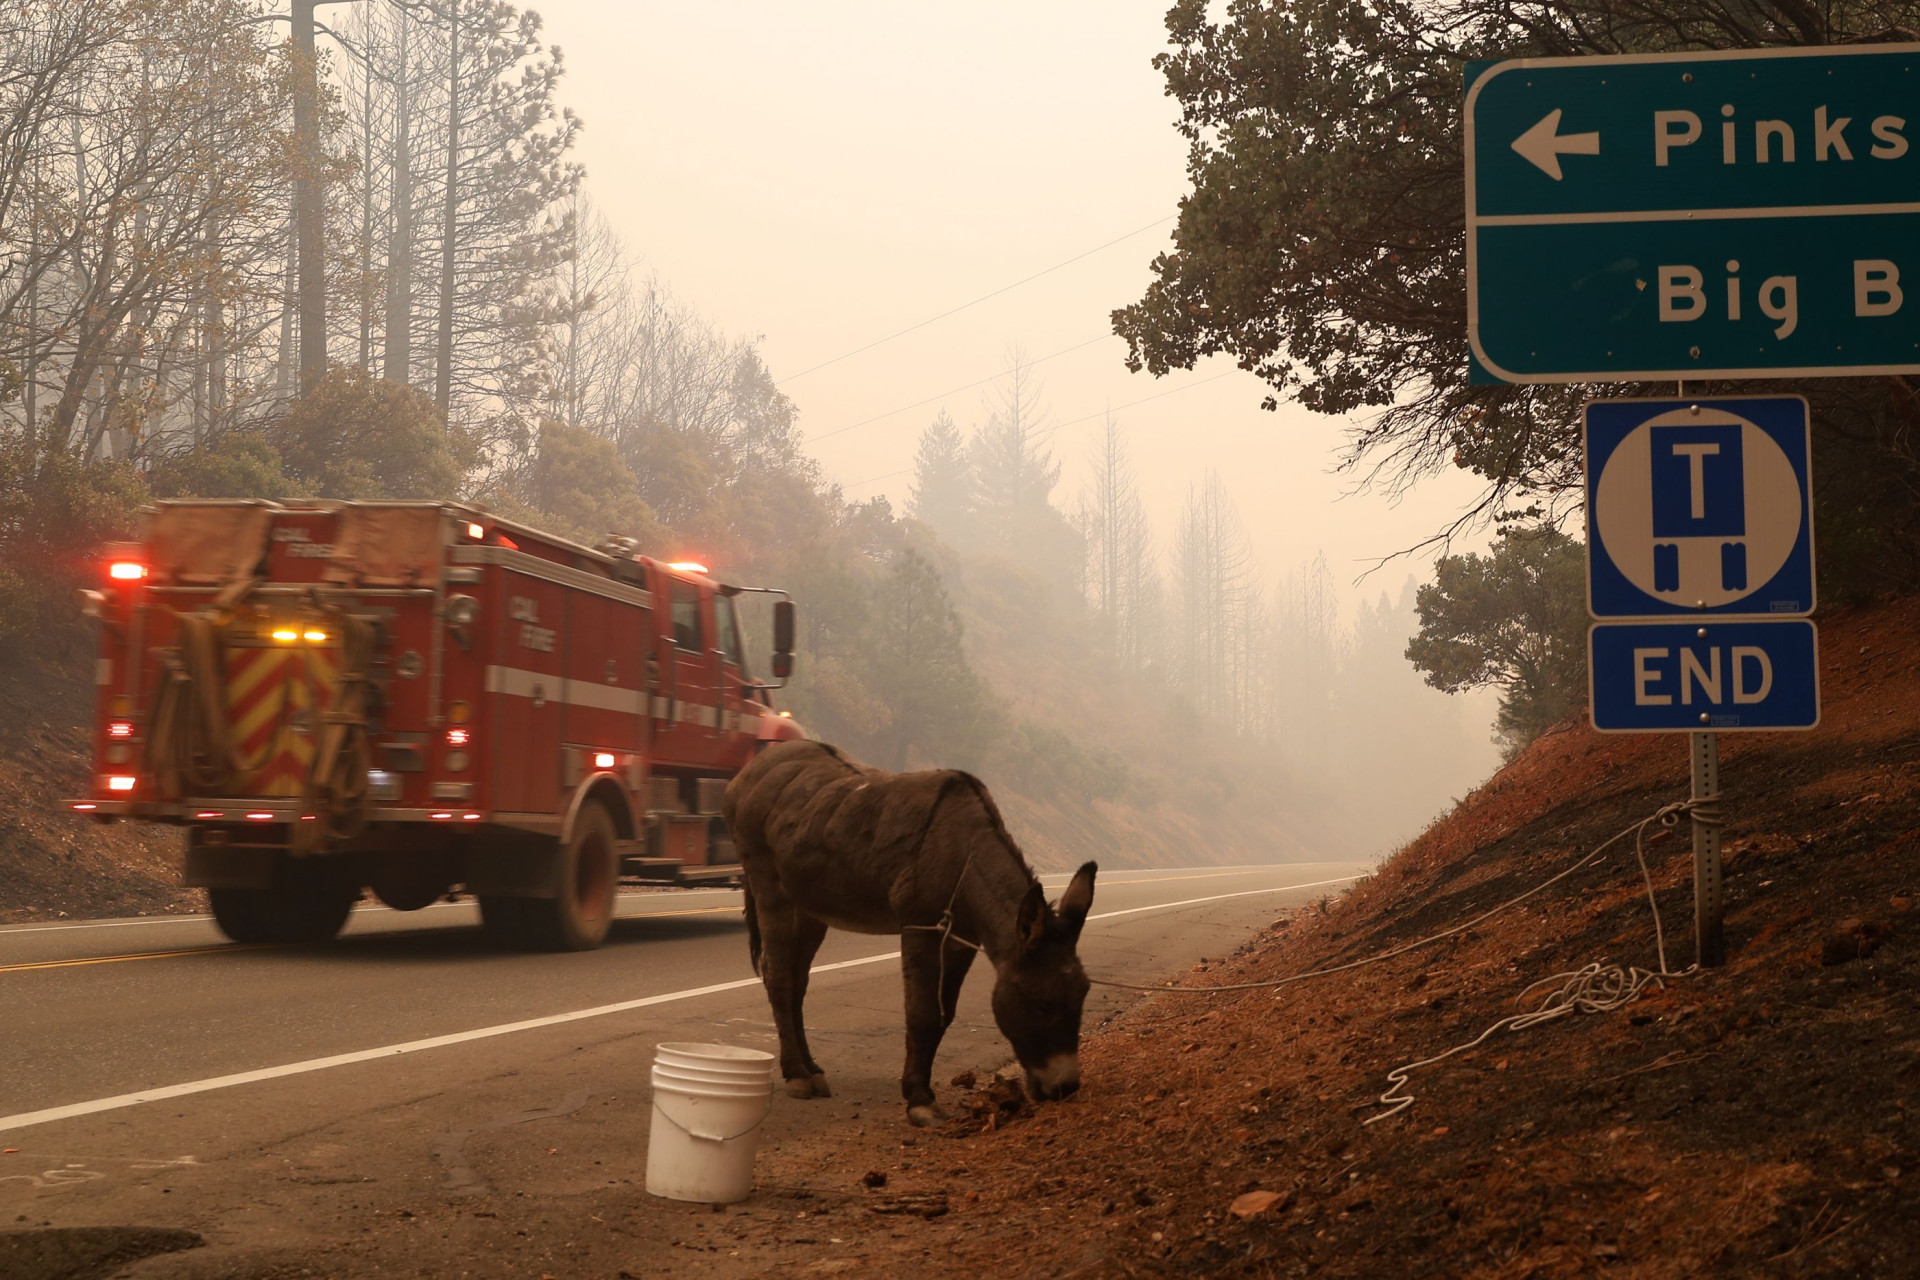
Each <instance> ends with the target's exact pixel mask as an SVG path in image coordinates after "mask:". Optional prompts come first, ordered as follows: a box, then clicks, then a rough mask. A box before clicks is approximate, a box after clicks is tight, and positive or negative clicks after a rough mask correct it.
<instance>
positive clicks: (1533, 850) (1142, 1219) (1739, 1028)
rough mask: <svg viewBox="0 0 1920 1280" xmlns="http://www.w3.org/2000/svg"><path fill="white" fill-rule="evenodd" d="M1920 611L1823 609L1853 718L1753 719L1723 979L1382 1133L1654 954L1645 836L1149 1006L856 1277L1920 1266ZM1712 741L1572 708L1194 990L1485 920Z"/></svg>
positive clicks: (1734, 775) (1449, 915)
mask: <svg viewBox="0 0 1920 1280" xmlns="http://www.w3.org/2000/svg"><path fill="white" fill-rule="evenodd" d="M1916 629H1920V602H1905V603H1901V604H1898V605H1893V606H1888V607H1884V608H1878V609H1874V610H1865V611H1855V612H1849V613H1845V614H1841V615H1838V616H1835V617H1833V618H1830V619H1828V620H1827V621H1826V622H1824V623H1823V627H1822V641H1823V652H1824V662H1823V667H1824V673H1825V689H1824V693H1825V722H1824V723H1823V725H1822V726H1821V728H1820V729H1819V730H1818V731H1817V732H1814V733H1809V734H1800V735H1752V736H1746V737H1735V736H1728V737H1725V738H1723V739H1722V748H1723V776H1724V785H1725V788H1726V790H1727V792H1728V795H1729V800H1728V820H1729V821H1728V827H1727V830H1726V849H1727V862H1726V900H1727V910H1726V927H1727V943H1728V952H1729V955H1728V963H1727V964H1726V966H1725V967H1724V968H1719V969H1716V970H1712V971H1706V972H1700V973H1694V974H1690V975H1688V976H1684V977H1679V978H1675V979H1673V980H1671V981H1669V982H1667V983H1665V984H1664V985H1663V986H1661V987H1659V988H1657V989H1654V990H1652V991H1651V993H1650V994H1648V995H1647V996H1646V997H1645V998H1644V999H1642V1000H1641V1001H1639V1002H1637V1003H1635V1004H1633V1005H1631V1006H1629V1007H1627V1008H1624V1009H1621V1010H1619V1011H1617V1012H1611V1013H1597V1014H1590V1015H1589V1014H1577V1015H1573V1016H1570V1017H1568V1018H1565V1019H1563V1020H1560V1021H1557V1022H1551V1023H1547V1024H1544V1025H1538V1026H1535V1027H1532V1028H1530V1029H1526V1030H1521V1031H1512V1032H1506V1031H1503V1032H1499V1033H1496V1034H1495V1035H1493V1036H1492V1037H1491V1038H1489V1039H1488V1040H1487V1041H1486V1042H1485V1043H1484V1044H1483V1045H1481V1046H1480V1047H1479V1048H1477V1049H1473V1050H1470V1051H1468V1052H1465V1053H1461V1054H1458V1055H1456V1056H1454V1057H1452V1058H1450V1059H1448V1060H1447V1061H1445V1062H1443V1063H1439V1064H1436V1065H1434V1066H1431V1067H1428V1068H1425V1069H1422V1070H1419V1071H1416V1072H1414V1073H1413V1075H1412V1079H1411V1084H1410V1088H1411V1090H1412V1092H1413V1093H1414V1095H1415V1097H1416V1101H1415V1102H1414V1104H1413V1106H1412V1107H1411V1108H1409V1109H1407V1110H1405V1111H1402V1112H1401V1113H1399V1114H1398V1115H1395V1116H1392V1117H1391V1118H1388V1119H1385V1120H1383V1121H1382V1122H1380V1123H1378V1124H1375V1125H1371V1126H1368V1125H1365V1124H1364V1123H1363V1122H1364V1121H1366V1120H1367V1119H1368V1118H1370V1117H1373V1116H1376V1115H1379V1114H1380V1113H1381V1112H1382V1111H1384V1110H1385V1108H1383V1107H1381V1106H1380V1105H1379V1104H1378V1101H1377V1099H1378V1097H1379V1095H1380V1094H1381V1093H1382V1092H1383V1091H1384V1090H1385V1089H1386V1088H1387V1087H1388V1081H1387V1079H1386V1075H1387V1072H1388V1071H1389V1070H1390V1069H1392V1068H1394V1067H1396V1066H1398V1065H1400V1064H1401V1063H1404V1062H1408V1061H1411V1060H1417V1059H1423V1058H1427V1057H1430V1056H1432V1055H1433V1054H1436V1053H1439V1052H1441V1051H1443V1050H1445V1049H1447V1048H1450V1047H1452V1046H1455V1045H1458V1044H1461V1043H1463V1042H1466V1041H1469V1040H1472V1039H1473V1038H1474V1037H1475V1036H1477V1035H1479V1034H1480V1033H1481V1032H1482V1031H1483V1030H1484V1029H1485V1028H1487V1027H1488V1026H1489V1025H1490V1024H1492V1023H1493V1022H1495V1021H1496V1020H1497V1019H1500V1018H1502V1017H1505V1016H1507V1015H1510V1014H1513V1013H1515V1012H1518V1011H1519V1010H1520V1009H1522V1008H1523V1007H1528V1006H1530V1005H1531V1004H1534V1003H1537V1002H1538V1001H1539V1000H1540V999H1541V998H1542V997H1543V995H1544V994H1545V993H1544V992H1536V993H1535V994H1534V995H1533V996H1532V997H1531V998H1530V999H1529V1000H1527V1001H1522V1000H1521V999H1520V997H1521V995H1522V992H1523V991H1524V990H1525V988H1526V987H1527V986H1528V984H1530V983H1533V982H1536V981H1537V980H1539V979H1542V978H1545V977H1548V976H1550V975H1553V974H1557V973H1561V972H1563V971H1568V970H1574V969H1578V968H1579V967H1580V966H1582V965H1585V964H1587V963H1589V962H1592V961H1598V960H1602V959H1605V960H1609V961H1612V962H1615V963H1619V964H1631V965H1638V966H1642V967H1645V968H1654V967H1655V946H1654V936H1653V921H1652V917H1651V915H1650V913H1649V909H1648V903H1647V898H1646V895H1645V892H1644V890H1643V888H1642V885H1641V883H1640V875H1639V872H1638V870H1637V868H1636V866H1635V863H1634V857H1633V849H1632V844H1631V842H1630V841H1629V842H1624V843H1622V844H1620V845H1616V846H1615V847H1614V851H1613V852H1612V854H1611V855H1610V856H1609V857H1607V859H1606V860H1605V861H1604V862H1603V863H1601V864H1599V865H1595V866H1592V867H1589V868H1587V869H1585V870H1582V871H1580V872H1577V873H1576V874H1574V875H1573V876H1571V877H1569V879H1567V880H1566V881H1563V882H1562V883H1560V884H1559V885H1556V886H1555V887H1553V888H1552V889H1549V890H1547V891H1546V892H1545V893H1543V894H1541V895H1540V896H1538V897H1536V898H1533V899H1531V900H1530V901H1529V902H1528V903H1527V904H1526V905H1524V906H1522V907H1520V908H1517V909H1514V910H1512V911H1509V912H1507V913H1505V914H1503V915H1501V916H1499V917H1497V918H1495V919H1493V920H1490V921H1488V922H1486V923H1485V924H1484V925H1482V926H1481V927H1478V928H1475V929H1473V930H1472V931H1470V932H1467V933H1464V934H1460V935H1458V936H1456V937H1454V938H1452V939H1450V940H1448V941H1445V942H1441V943H1437V944H1434V945H1432V946H1428V947H1425V948H1421V949H1419V950H1415V951H1412V952H1409V953H1407V954H1405V955H1402V956H1399V957H1397V958H1395V959H1392V960H1389V961H1387V962H1385V963H1381V964H1377V965H1372V966H1369V967H1365V968H1361V969H1357V970H1354V971H1352V972H1349V973H1345V974H1341V975H1338V976H1335V977H1330V978H1325V979H1318V980H1315V981H1312V982H1308V983H1303V984H1300V985H1295V986H1290V987H1286V988H1283V989H1281V990H1280V991H1279V992H1278V993H1277V994H1276V993H1275V992H1273V991H1267V990H1260V991H1252V992H1247V993H1243V994H1238V995H1227V996H1211V997H1195V996H1157V997H1152V998H1150V999H1149V1000H1147V1001H1146V1002H1144V1003H1143V1004H1142V1005H1140V1006H1137V1007H1136V1008H1134V1009H1133V1010H1132V1011H1131V1012H1130V1013H1128V1014H1127V1015H1125V1016H1123V1017H1121V1018H1119V1019H1117V1020H1116V1021H1115V1022H1114V1023H1112V1024H1111V1025H1109V1026H1107V1027H1105V1028H1103V1029H1101V1030H1100V1032H1099V1034H1097V1035H1096V1036H1094V1037H1092V1038H1091V1040H1090V1042H1089V1044H1088V1045H1087V1046H1086V1050H1085V1068H1086V1077H1087V1080H1088V1086H1087V1088H1086V1089H1085V1090H1084V1092H1083V1094H1082V1096H1081V1097H1080V1098H1079V1099H1077V1100H1075V1101H1073V1102H1070V1103H1067V1104H1063V1105H1055V1106H1050V1107H1045V1108H1042V1109H1041V1110H1040V1111H1039V1112H1038V1113H1036V1114H1034V1115H1032V1116H1031V1117H1029V1118H1017V1119H1014V1120H1013V1121H1011V1122H1009V1123H1004V1124H1000V1125H997V1126H996V1127H995V1129H994V1130H993V1131H991V1132H984V1133H982V1132H977V1129H978V1128H979V1126H978V1125H975V1126H973V1128H974V1130H976V1131H974V1132H971V1133H970V1134H969V1136H967V1137H965V1139H964V1140H948V1141H945V1142H943V1145H944V1146H946V1147H947V1149H948V1151H949V1152H950V1153H951V1158H950V1159H948V1158H936V1159H934V1160H933V1161H932V1162H931V1163H934V1164H935V1165H938V1166H948V1165H951V1166H955V1175H954V1176H951V1177H947V1178H943V1179H928V1180H926V1181H924V1182H920V1181H914V1182H912V1183H910V1184H909V1185H904V1186H903V1185H899V1182H900V1180H899V1179H897V1178H896V1180H895V1181H896V1185H895V1186H894V1187H893V1188H890V1190H892V1191H895V1192H901V1191H913V1192H930V1191H936V1190H945V1191H947V1192H948V1194H949V1200H950V1203H951V1204H952V1206H953V1208H952V1212H951V1213H949V1214H948V1215H947V1216H944V1217H941V1218H938V1219H936V1220H933V1221H930V1222H926V1223H922V1224H916V1228H915V1230H914V1231H913V1232H911V1233H908V1235H907V1237H906V1238H899V1237H897V1236H886V1235H881V1234H879V1233H877V1232H876V1233H875V1234H874V1235H872V1236H870V1237H868V1238H867V1239H863V1240H861V1241H859V1242H857V1243H855V1244H853V1245H852V1246H851V1247H850V1248H849V1249H848V1250H847V1251H846V1254H847V1255H851V1256H850V1257H846V1261H847V1262H852V1260H853V1259H854V1258H857V1259H858V1263H857V1265H853V1266H848V1267H846V1269H847V1270H848V1271H850V1272H855V1273H859V1274H886V1273H889V1272H891V1273H894V1274H902V1273H904V1272H902V1271H900V1270H899V1268H906V1267H911V1269H912V1270H913V1272H914V1273H916V1274H953V1275H979V1274H989V1273H995V1274H1019V1275H1061V1276H1066V1275H1071V1276H1081V1277H1122V1276H1144V1275H1156V1276H1157V1275H1168V1276H1172V1275H1179V1276H1225V1275H1243V1274H1244V1275H1308V1274H1311V1275H1315V1276H1354V1277H1360V1276H1383V1275H1409V1276H1412V1275H1434V1276H1460V1275H1483V1276H1502V1277H1522V1276H1574V1275H1588V1274H1602V1273H1604V1274H1610V1275H1621V1276H1650V1277H1651V1276H1663V1277H1664V1276H1673V1277H1683V1276H1684V1277H1692V1276H1701V1275H1741V1276H1746V1275H1779V1276H1792V1275H1848V1276H1855V1275H1858V1276H1876V1277H1879V1276H1895V1275H1912V1274H1920V1253H1916V1250H1915V1246H1914V1241H1915V1239H1916V1238H1920V1134H1917V1133H1916V1128H1915V1120H1914V1115H1913V1111H1914V1109H1915V1108H1916V1107H1920V1102H1916V1101H1915V1097H1916V1095H1915V1086H1916V1084H1917V1083H1920V1018H1916V1014H1920V945H1917V944H1920V912H1916V911H1915V909H1914V906H1915V901H1916V898H1915V891H1916V890H1920V846H1916V840H1920V672H1916V670H1915V663H1914V660H1913V658H1914V646H1913V636H1914V634H1915V632H1916ZM1686 760H1687V757H1686V748H1685V742H1684V740H1683V739H1681V738H1679V737H1677V736H1631V737H1606V738H1603V737H1601V736H1599V735H1596V734H1593V733H1592V732H1590V731H1589V730H1588V729H1587V728H1586V727H1585V726H1584V725H1580V724H1570V725H1567V726H1564V727H1562V728H1561V729H1560V730H1558V731H1556V732H1555V733H1553V734H1551V735H1550V736H1548V737H1546V738H1543V739H1542V740H1541V741H1540V742H1538V743H1536V744H1535V746H1534V747H1533V748H1532V749H1531V750H1530V751H1528V752H1527V753H1526V754H1525V755H1524V756H1523V757H1522V758H1521V759H1519V760H1518V761H1516V762H1515V763H1514V764H1513V765H1512V766H1510V767H1509V768H1507V769H1506V770H1504V771H1503V772H1501V773H1500V774H1499V775H1498V776H1496V777H1495V778H1494V779H1492V780H1491V781H1490V782H1489V783H1488V784H1487V785H1486V786H1484V787H1483V788H1481V789H1480V790H1479V791H1478V792H1476V793H1475V794H1474V795H1472V796H1471V797H1469V798H1468V799H1467V800H1466V801H1464V802H1463V803H1462V804H1461V805H1460V806H1459V808H1458V809H1457V810H1456V811H1455V812H1454V813H1453V814H1452V815H1450V816H1449V817H1448V818H1447V819H1446V820H1444V821H1442V822H1440V823H1438V824H1436V825H1435V826H1434V827H1433V828H1432V829H1430V830H1429V831H1428V832H1427V833H1426V834H1425V835H1423V836H1422V837H1421V838H1420V839H1419V840H1417V841H1415V842H1414V843H1413V844H1411V845H1410V846H1409V847H1408V848H1406V849H1405V850H1403V851H1402V852H1401V853H1400V854H1399V855H1398V856H1397V857H1396V858H1395V859H1393V860H1392V861H1391V862H1390V863H1388V864H1387V865H1386V866H1385V867H1384V868H1383V870H1382V871H1381V873H1380V874H1379V875H1377V876H1375V877H1374V878H1373V879H1372V880H1370V881H1368V882H1366V883H1364V884H1363V885H1361V886H1359V887H1358V888H1357V889H1356V890H1355V891H1354V892H1352V893H1351V894H1349V895H1347V896H1346V897H1345V898H1343V899H1340V900H1338V901H1336V902H1334V903H1332V904H1330V905H1329V907H1328V909H1327V910H1326V911H1325V913H1324V914H1323V913H1321V912H1317V911H1309V912H1306V913H1303V914H1302V915H1300V916H1299V917H1297V918H1295V919H1293V920H1290V921H1288V920H1283V921H1277V922H1276V923H1275V925H1274V927H1272V928H1271V929H1269V930H1268V931H1267V932H1266V933H1265V934H1264V935H1263V936H1262V937H1261V938H1260V939H1258V940H1257V941H1256V942H1255V943H1254V944H1253V945H1251V946H1249V947H1247V948H1243V949H1242V952H1241V953H1240V954H1239V955H1237V956H1235V957H1233V958H1232V959H1230V960H1227V961H1224V962H1221V963H1216V964H1213V965H1210V966H1208V967H1207V968H1206V969H1205V971H1204V972H1196V973H1193V974H1190V975H1187V976H1186V979H1185V981H1186V982H1187V984H1188V985H1195V986H1198V985H1212V984H1226V983H1234V982H1255V981H1262V980H1267V979H1271V978H1275V977H1278V976H1281V975H1284V974H1289V973H1294V972H1298V971H1301V970H1305V969H1309V968H1315V967H1320V966H1324V965H1328V964H1337V963H1341V962H1344V961H1347V960H1352V959H1356V958H1359V957H1361V956H1365V955H1369V954H1372V953H1375V952H1379V951H1382V950H1386V949H1388V948H1391V947H1393V946H1395V945H1397V944H1400V943H1404V942H1406V941H1409V940H1412V939H1417V938H1420V937H1423V936H1426V935H1428V934H1431V933H1434V932H1436V931H1437V930H1440V929H1442V928H1445V927H1448V926H1450V925H1453V924H1455V923H1458V922H1460V921H1462V920H1464V919H1468V918H1471V917H1473V916H1474V915H1476V914H1478V913H1480V912H1483V911H1485V910H1486V909H1487V908H1489V907H1491V906H1493V905H1495V904H1497V903H1499V902H1502V901H1504V900H1506V899H1508V898H1510V897H1512V896H1514V895H1515V894H1517V893H1519V892H1520V891H1522V890H1523V889H1525V888H1527V887H1529V886H1531V885H1533V884H1536V883H1538V882H1539V881H1541V880H1543V879H1545V878H1546V877H1548V876H1550V875H1552V874H1553V873H1554V872H1556V871H1558V870H1561V869H1563V868H1565V867H1566V866H1568V865H1569V864H1570V863H1572V862H1574V861H1577V860H1578V859H1579V858H1580V857H1581V856H1582V855H1583V854H1584V853H1585V852H1586V851H1588V850H1591V849H1592V848H1593V847H1595V846H1596V845H1598V844H1600V843H1601V842H1602V841H1603V840H1605V839H1606V838H1607V837H1609V836H1612V835H1614V834H1615V833H1616V832H1618V831H1620V830H1622V829H1623V828H1625V827H1628V826H1629V825H1631V824H1632V823H1634V822H1635V821H1637V820H1638V819H1640V818H1642V817H1645V816H1646V815H1648V814H1650V813H1652V812H1654V811H1655V810H1656V809H1658V808H1659V807H1660V806H1661V805H1663V804H1666V803H1669V802H1671V801H1674V800H1677V799H1682V798H1684V797H1685V795H1686V786H1687V764H1686ZM1656 831H1657V834H1656V835H1655V837H1654V838H1653V839H1652V840H1651V841H1650V842H1649V844H1648V860H1649V863H1650V865H1651V867H1652V874H1653V883H1654V886H1655V889H1656V894H1657V900H1658V903H1659V907H1660V910H1661V913H1662V915H1663V917H1664V919H1665V922H1666V936H1667V950H1668V956H1669V959H1670V961H1671V964H1672V967H1673V968H1674V969H1676V970H1684V969H1686V968H1687V967H1688V966H1689V965H1690V964H1691V963H1692V960H1693V940H1692V881H1691V875H1692V859H1691V854H1690V842H1689V839H1688V836H1687V829H1686V827H1685V825H1684V824H1682V825H1681V826H1680V827H1679V828H1678V829H1677V830H1675V831H1658V830H1657V829H1656ZM926 1141H927V1140H926V1139H924V1138H923V1139H921V1142H922V1143H923V1144H924V1143H925V1142H926ZM877 1154H878V1153H876V1155H877ZM960 1166H964V1168H965V1169H966V1171H967V1172H966V1174H965V1176H960V1175H959V1173H958V1169H959V1167H960ZM850 1190H853V1191H854V1192H855V1194H857V1193H858V1191H857V1188H850ZM1250 1192H1268V1193H1272V1194H1271V1195H1266V1196H1256V1197H1249V1198H1247V1199H1241V1197H1243V1196H1246V1195H1247V1193H1250ZM1236 1202H1237V1203H1238V1208H1239V1212H1238V1213H1236V1211H1235V1206H1236ZM1242 1215H1246V1216H1242ZM897 1221H898V1219H892V1220H890V1222H896V1223H897ZM989 1223H990V1224H991V1230H985V1229H983V1227H984V1226H985V1224H989ZM840 1252H841V1251H838V1250H836V1251H835V1253H836V1254H839V1253H840ZM842 1256H843V1257H845V1256H846V1255H842ZM838 1265H839V1264H836V1269H838Z"/></svg>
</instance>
